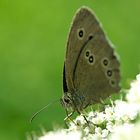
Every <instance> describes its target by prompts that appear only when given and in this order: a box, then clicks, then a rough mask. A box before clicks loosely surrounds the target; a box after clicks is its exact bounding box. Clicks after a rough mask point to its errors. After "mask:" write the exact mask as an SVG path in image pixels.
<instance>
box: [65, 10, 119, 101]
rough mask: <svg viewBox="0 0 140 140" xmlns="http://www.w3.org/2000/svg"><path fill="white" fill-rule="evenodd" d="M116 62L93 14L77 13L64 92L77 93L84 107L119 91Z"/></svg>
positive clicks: (68, 52)
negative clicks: (82, 100) (65, 90)
mask: <svg viewBox="0 0 140 140" xmlns="http://www.w3.org/2000/svg"><path fill="white" fill-rule="evenodd" d="M119 66H120V64H119V61H118V59H117V57H116V56H115V54H114V49H113V48H112V45H111V43H110V42H109V41H108V39H107V38H106V36H105V34H104V32H103V30H102V28H101V25H100V24H99V22H98V20H97V18H96V17H95V15H94V14H93V13H92V12H91V11H90V10H89V9H87V8H81V9H80V10H78V12H77V14H76V16H75V18H74V20H73V24H72V27H71V30H70V34H69V38H68V42H67V51H66V59H65V83H66V85H67V90H68V92H70V93H73V91H74V90H76V91H78V92H77V94H79V96H82V97H84V99H85V102H86V103H87V104H93V103H94V102H100V100H101V99H104V98H106V97H108V96H109V95H111V94H112V93H113V92H118V91H119V90H120V87H119V82H120V71H119Z"/></svg>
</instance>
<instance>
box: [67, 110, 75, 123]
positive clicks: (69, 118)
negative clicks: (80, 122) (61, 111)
mask: <svg viewBox="0 0 140 140" xmlns="http://www.w3.org/2000/svg"><path fill="white" fill-rule="evenodd" d="M66 114H67V116H66V118H65V119H64V121H65V124H66V126H68V125H67V123H66V121H67V120H70V121H71V122H73V123H74V124H75V125H76V123H75V122H74V121H73V120H72V119H71V116H72V115H73V114H74V111H73V112H71V113H68V111H67V110H66Z"/></svg>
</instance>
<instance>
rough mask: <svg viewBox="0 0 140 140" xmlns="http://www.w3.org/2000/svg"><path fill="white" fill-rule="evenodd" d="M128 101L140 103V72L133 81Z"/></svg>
mask: <svg viewBox="0 0 140 140" xmlns="http://www.w3.org/2000/svg"><path fill="white" fill-rule="evenodd" d="M126 99H127V100H128V102H133V103H137V104H139V105H140V74H138V75H137V76H136V80H135V81H133V82H132V83H131V88H130V90H129V91H128V94H127V96H126Z"/></svg>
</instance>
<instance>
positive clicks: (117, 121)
mask: <svg viewBox="0 0 140 140" xmlns="http://www.w3.org/2000/svg"><path fill="white" fill-rule="evenodd" d="M127 92H128V94H127V95H126V101H122V100H117V101H115V102H114V104H113V106H109V105H108V106H105V110H103V111H102V112H97V111H95V112H93V111H91V112H89V113H88V114H86V116H87V117H86V119H87V121H88V122H89V123H87V121H86V119H85V118H84V117H83V116H82V115H80V116H78V117H77V118H76V119H75V120H73V121H72V122H69V129H61V130H57V131H53V132H48V133H46V135H45V136H42V137H40V138H39V140H57V139H61V140H72V139H73V140H107V139H109V140H131V139H133V140H138V139H140V134H139V131H140V122H139V123H137V122H138V121H137V120H138V119H139V114H140V74H139V75H138V76H137V80H135V81H134V82H132V84H131V89H130V90H128V91H127ZM132 122H133V123H132ZM109 136H110V137H109Z"/></svg>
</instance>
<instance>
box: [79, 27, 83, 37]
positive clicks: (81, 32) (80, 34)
mask: <svg viewBox="0 0 140 140" xmlns="http://www.w3.org/2000/svg"><path fill="white" fill-rule="evenodd" d="M83 36H84V29H83V28H81V29H79V30H78V37H79V38H80V39H82V38H83Z"/></svg>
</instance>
